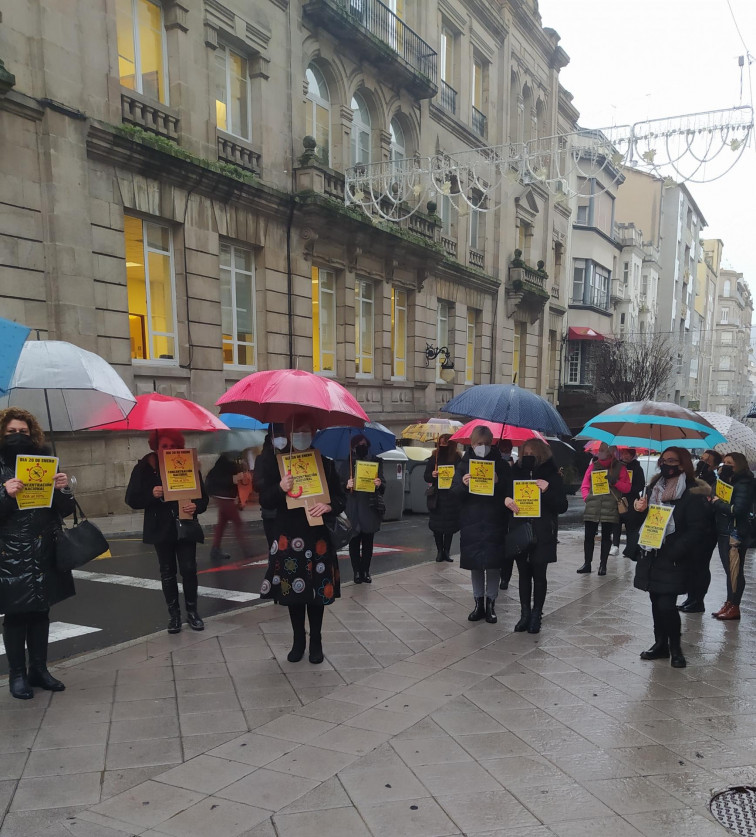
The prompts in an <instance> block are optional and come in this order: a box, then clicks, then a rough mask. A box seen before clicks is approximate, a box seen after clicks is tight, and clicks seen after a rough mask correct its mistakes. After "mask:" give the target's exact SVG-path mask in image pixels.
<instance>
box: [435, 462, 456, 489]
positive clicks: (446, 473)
mask: <svg viewBox="0 0 756 837" xmlns="http://www.w3.org/2000/svg"><path fill="white" fill-rule="evenodd" d="M453 479H454V466H453V465H439V466H438V489H439V491H446V490H447V489H449V488H451V484H452V480H453Z"/></svg>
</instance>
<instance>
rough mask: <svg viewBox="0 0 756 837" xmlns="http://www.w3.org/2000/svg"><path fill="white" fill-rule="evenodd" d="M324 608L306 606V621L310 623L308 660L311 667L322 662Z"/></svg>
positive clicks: (320, 606) (311, 605)
mask: <svg viewBox="0 0 756 837" xmlns="http://www.w3.org/2000/svg"><path fill="white" fill-rule="evenodd" d="M324 615H325V608H324V607H323V605H316V604H312V603H310V604H308V605H307V620H308V621H309V623H310V655H309V660H310V662H311V663H312V664H313V665H319V664H320V663H322V662H323V639H322V631H323V616H324Z"/></svg>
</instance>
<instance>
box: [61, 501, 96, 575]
mask: <svg viewBox="0 0 756 837" xmlns="http://www.w3.org/2000/svg"><path fill="white" fill-rule="evenodd" d="M77 511H78V512H80V513H81V520H79V517H78V515H77ZM108 549H109V546H108V542H107V541H106V540H105V535H103V534H102V532H101V531H100V530H99V529H98V528H97V527H96V526H95V525H94V523H90V522H89V521H88V520H87V516H86V515H85V514H84V510H83V509H82V507H81V506H80V505H79V502H78V500H76V499H75V498H74V522H73V526H71V528H70V529H69V528H68V527H67V526H66V525H65V523H63V518H61V519H60V528H59V529H56V530H55V566H56V567H57V568H58V569H59V570H64V571H66V570H75V569H76V568H77V567H83V566H84V564H87V563H89V561H93V560H94V559H95V558H97V556H98V555H102V554H103V552H107V551H108Z"/></svg>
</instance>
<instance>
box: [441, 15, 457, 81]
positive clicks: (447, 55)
mask: <svg viewBox="0 0 756 837" xmlns="http://www.w3.org/2000/svg"><path fill="white" fill-rule="evenodd" d="M439 67H440V71H441V81H445V82H446V83H447V84H451V83H452V80H453V78H454V76H453V74H454V33H453V32H451V31H450V30H449V29H447V28H446V27H445V26H442V27H441V54H440V55H439Z"/></svg>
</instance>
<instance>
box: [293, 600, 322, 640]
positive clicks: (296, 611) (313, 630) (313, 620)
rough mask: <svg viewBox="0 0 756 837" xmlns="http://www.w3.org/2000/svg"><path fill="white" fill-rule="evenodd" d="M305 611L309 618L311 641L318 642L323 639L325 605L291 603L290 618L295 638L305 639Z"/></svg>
mask: <svg viewBox="0 0 756 837" xmlns="http://www.w3.org/2000/svg"><path fill="white" fill-rule="evenodd" d="M305 611H306V612H307V620H308V621H309V623H310V642H315V643H316V644H317V643H319V642H320V641H321V636H320V634H321V630H322V628H323V615H324V613H325V606H324V605H321V604H315V603H313V602H311V603H310V604H293V605H289V619H290V620H291V627H292V628H293V630H294V640H295V641H297V640H300V641H303V640H304V636H305Z"/></svg>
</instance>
